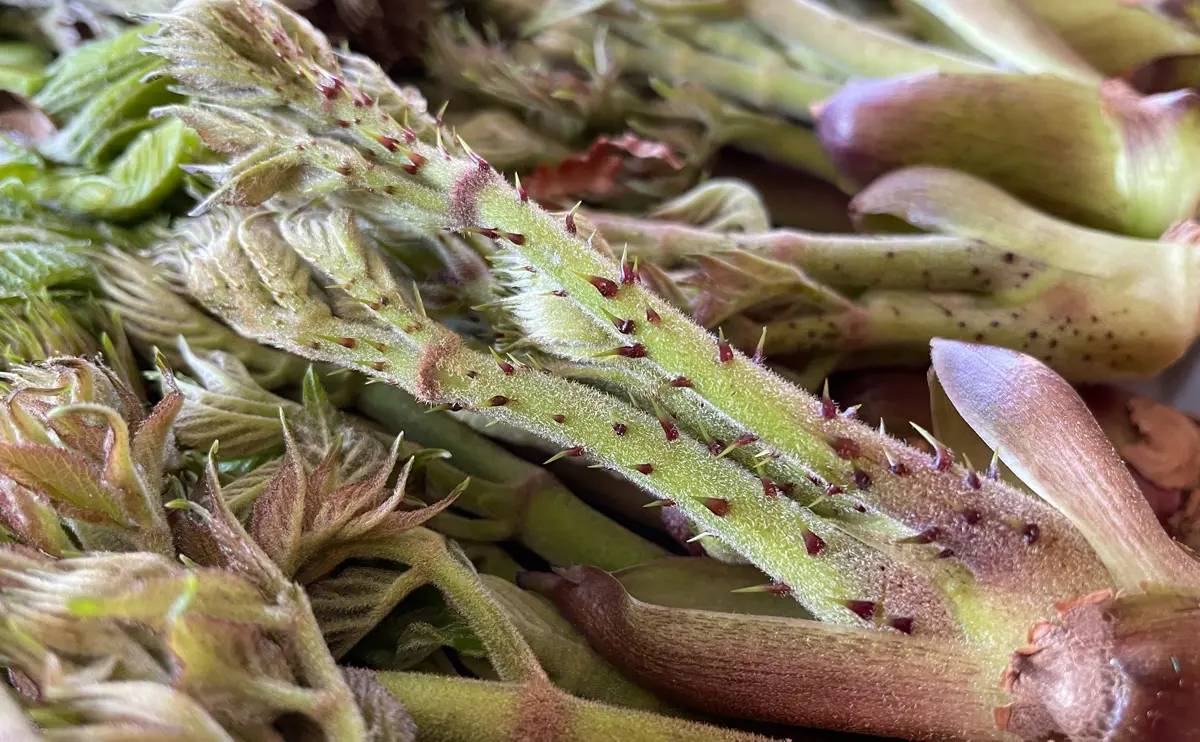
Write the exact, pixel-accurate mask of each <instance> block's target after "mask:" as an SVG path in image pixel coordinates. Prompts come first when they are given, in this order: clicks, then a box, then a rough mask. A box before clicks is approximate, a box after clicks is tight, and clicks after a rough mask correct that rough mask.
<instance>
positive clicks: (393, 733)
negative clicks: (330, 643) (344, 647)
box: [342, 667, 417, 742]
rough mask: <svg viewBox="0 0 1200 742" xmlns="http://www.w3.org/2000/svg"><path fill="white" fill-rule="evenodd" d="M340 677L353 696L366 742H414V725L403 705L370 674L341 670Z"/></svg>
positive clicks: (365, 671) (415, 726)
mask: <svg viewBox="0 0 1200 742" xmlns="http://www.w3.org/2000/svg"><path fill="white" fill-rule="evenodd" d="M342 677H343V678H344V679H345V681H346V685H347V686H349V688H350V692H351V693H353V694H354V700H355V701H356V702H357V703H358V710H359V711H360V712H361V713H362V716H363V721H364V722H366V725H367V738H366V742H414V741H415V740H416V738H417V725H416V724H414V723H413V720H412V717H410V716H409V715H408V711H406V710H405V708H404V705H403V704H401V703H400V701H398V700H397V699H396V697H395V696H394V695H392V694H391V692H389V691H388V689H387V688H385V687H384V686H383V683H380V682H379V678H377V677H376V676H375V673H373V672H371V671H370V670H364V669H361V668H357V667H343V668H342Z"/></svg>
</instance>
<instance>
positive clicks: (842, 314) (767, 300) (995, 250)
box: [589, 168, 1200, 381]
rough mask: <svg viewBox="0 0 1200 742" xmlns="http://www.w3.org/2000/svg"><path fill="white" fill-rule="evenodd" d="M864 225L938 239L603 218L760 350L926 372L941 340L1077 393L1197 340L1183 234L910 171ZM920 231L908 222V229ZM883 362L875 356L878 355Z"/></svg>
mask: <svg viewBox="0 0 1200 742" xmlns="http://www.w3.org/2000/svg"><path fill="white" fill-rule="evenodd" d="M852 208H853V211H854V212H855V214H856V215H857V217H858V219H859V221H860V225H861V226H863V227H868V228H869V227H871V226H881V227H883V228H887V227H890V226H892V225H893V224H894V223H895V220H900V221H901V222H904V223H905V224H909V223H910V221H911V226H915V227H918V228H920V229H925V230H929V231H931V232H937V233H938V234H926V235H910V234H904V235H878V236H863V235H854V236H848V235H825V234H814V233H808V232H802V231H798V230H783V229H780V230H771V231H766V230H764V231H759V232H750V233H746V232H738V231H731V232H725V231H715V230H712V229H703V228H698V227H691V226H687V225H683V224H679V223H676V222H668V221H662V220H651V219H641V218H637V217H631V216H626V215H621V214H609V213H600V212H591V213H589V218H590V219H591V222H592V223H593V224H594V225H595V226H596V227H597V228H598V229H599V230H600V233H601V234H602V235H604V237H605V238H606V239H607V240H608V241H609V242H611V243H616V244H620V243H627V244H628V245H629V251H630V254H631V255H632V256H635V257H638V258H641V259H642V260H643V261H644V262H651V263H655V264H656V265H658V266H660V267H662V268H667V269H674V268H678V267H679V266H681V265H688V264H690V265H691V267H690V268H689V269H687V270H685V271H682V272H679V271H677V272H675V273H674V274H673V278H674V279H675V280H677V281H680V282H682V283H683V284H686V287H687V288H690V289H692V291H691V293H690V294H689V295H688V305H689V308H690V310H691V312H692V315H693V316H694V317H695V318H696V320H697V321H698V322H700V323H701V324H704V325H706V326H709V327H715V326H717V325H722V324H724V326H725V327H726V330H727V333H728V336H729V338H730V340H731V341H732V342H733V343H735V344H736V345H738V346H740V347H742V348H747V349H752V348H754V347H755V344H756V343H757V342H758V340H759V338H760V332H762V331H763V330H762V328H760V326H759V325H758V324H756V323H754V322H753V321H752V320H753V318H755V317H760V316H769V321H768V322H767V323H766V329H765V333H766V335H765V343H764V350H765V352H766V353H767V354H768V355H776V354H785V353H791V352H795V351H817V352H834V353H839V354H845V356H844V358H843V362H844V363H848V364H853V363H854V362H855V361H856V360H858V359H861V358H863V357H864V356H866V357H870V355H869V354H870V353H871V352H872V351H876V352H882V353H891V354H894V358H893V363H912V364H913V365H925V363H926V362H927V355H928V354H927V350H926V345H927V343H928V341H929V340H930V339H931V338H933V337H943V338H956V339H961V340H969V341H974V342H986V343H989V344H991V345H1001V346H1006V347H1011V348H1015V349H1020V350H1024V351H1026V352H1029V353H1030V354H1032V355H1036V356H1037V357H1039V358H1041V360H1043V361H1044V362H1046V363H1047V364H1049V365H1050V366H1051V367H1053V368H1054V369H1055V370H1057V371H1058V372H1059V373H1060V374H1062V375H1063V376H1065V377H1067V378H1069V379H1071V380H1074V381H1093V380H1094V381H1108V380H1115V379H1122V378H1130V377H1138V376H1150V375H1153V374H1155V373H1158V372H1159V371H1161V370H1162V369H1163V368H1166V367H1167V366H1168V365H1169V364H1171V363H1173V362H1174V361H1175V360H1176V359H1178V358H1179V357H1180V356H1181V355H1182V354H1183V352H1184V351H1185V350H1186V348H1187V347H1189V346H1190V345H1191V343H1192V341H1193V339H1194V337H1195V335H1196V316H1195V315H1196V307H1197V306H1200V297H1197V295H1196V285H1195V284H1196V279H1195V276H1196V274H1197V269H1196V267H1195V266H1194V265H1193V262H1194V261H1193V259H1192V257H1191V256H1192V254H1193V251H1192V250H1191V248H1190V247H1189V246H1188V245H1187V244H1185V241H1186V239H1187V237H1186V235H1184V234H1183V233H1182V232H1179V233H1177V234H1176V233H1173V234H1171V235H1168V236H1167V238H1166V239H1164V240H1161V241H1157V242H1153V241H1150V240H1139V239H1133V238H1128V237H1120V236H1116V235H1112V234H1108V233H1104V232H1099V231H1096V230H1090V229H1086V228H1083V227H1079V226H1076V225H1073V224H1070V223H1068V222H1065V221H1062V220H1058V219H1054V218H1052V217H1049V216H1047V215H1045V214H1043V213H1040V212H1038V211H1036V210H1034V209H1032V208H1030V207H1028V206H1026V205H1024V204H1022V203H1021V202H1019V201H1017V200H1015V199H1013V198H1012V197H1011V196H1008V195H1007V194H1005V193H1004V192H1002V191H1000V190H999V189H997V188H995V187H993V186H990V185H988V184H987V183H984V182H982V181H980V180H977V179H974V178H971V177H969V176H966V175H964V174H962V173H955V172H952V171H949V170H939V169H933V168H917V169H911V170H904V171H899V172H896V173H894V174H891V175H888V176H885V177H883V178H880V179H879V180H877V181H875V182H874V183H873V184H872V185H871V186H870V187H868V188H867V189H866V190H865V191H863V192H862V193H861V194H860V195H859V196H858V197H857V198H856V199H855V201H854V203H853V207H852ZM906 220H910V221H906ZM876 357H877V356H876Z"/></svg>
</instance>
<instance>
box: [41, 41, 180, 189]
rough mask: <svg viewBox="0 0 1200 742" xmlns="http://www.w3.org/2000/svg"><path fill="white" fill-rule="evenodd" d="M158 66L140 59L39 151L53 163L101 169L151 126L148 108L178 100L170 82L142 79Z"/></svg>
mask: <svg viewBox="0 0 1200 742" xmlns="http://www.w3.org/2000/svg"><path fill="white" fill-rule="evenodd" d="M160 65H161V63H160V62H159V61H158V60H157V59H154V58H152V57H143V58H142V64H141V65H139V66H137V67H134V68H133V69H132V70H130V71H129V73H128V74H126V75H125V76H124V77H122V78H121V79H119V80H117V81H116V82H114V83H112V84H111V85H108V86H107V87H105V88H104V89H102V90H101V91H100V92H98V93H97V94H96V95H95V96H94V97H92V98H91V100H90V101H88V103H87V105H85V106H84V107H83V108H82V109H80V111H79V112H78V113H77V114H75V115H74V116H72V117H71V120H70V122H69V123H67V124H66V125H65V126H64V127H63V128H62V129H61V130H59V132H58V133H57V134H55V135H54V136H53V137H51V138H50V139H48V140H46V141H45V142H43V143H42V145H41V146H40V147H39V148H38V150H39V152H40V153H41V154H42V155H43V156H45V157H46V158H47V159H50V160H53V161H54V162H59V163H63V164H67V165H86V166H88V167H91V168H99V167H101V166H102V164H103V162H104V161H105V160H106V159H108V158H109V157H111V156H112V155H113V154H115V153H116V152H119V151H120V150H121V148H122V147H124V146H125V145H126V144H128V143H129V141H130V140H131V139H133V137H135V136H136V135H137V134H138V133H139V132H141V131H143V130H145V129H147V128H150V127H152V126H153V125H154V123H155V122H154V121H153V120H152V119H150V117H149V114H150V109H152V108H154V107H155V106H160V105H164V104H167V103H172V102H175V101H176V100H179V99H180V96H178V95H175V94H174V93H171V92H170V91H169V90H168V89H167V88H168V86H169V85H170V80H168V79H165V78H159V79H156V80H151V81H145V80H144V78H145V76H146V75H148V74H150V73H151V72H153V71H154V70H156V69H157V68H158V67H159V66H160Z"/></svg>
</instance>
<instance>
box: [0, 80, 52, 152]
mask: <svg viewBox="0 0 1200 742" xmlns="http://www.w3.org/2000/svg"><path fill="white" fill-rule="evenodd" d="M57 131H58V130H57V128H56V127H55V126H54V122H53V121H51V120H50V117H49V116H47V115H46V114H45V113H43V112H42V109H40V108H38V107H37V106H35V105H33V104H32V103H30V102H29V101H27V100H25V99H23V98H19V97H17V96H15V95H11V94H9V93H5V92H2V91H0V135H3V136H5V137H7V138H9V139H12V140H13V141H15V142H17V143H18V144H20V145H22V146H24V147H28V148H30V149H36V148H37V145H38V143H39V142H41V141H42V140H44V139H49V138H50V137H51V136H53V135H54V134H55V133H56V132H57Z"/></svg>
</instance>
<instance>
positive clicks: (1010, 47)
mask: <svg viewBox="0 0 1200 742" xmlns="http://www.w3.org/2000/svg"><path fill="white" fill-rule="evenodd" d="M910 6H915V7H916V8H919V9H921V10H923V11H924V13H914V14H912V15H913V18H914V20H915V21H917V22H918V27H919V28H922V30H923V31H924V30H925V29H926V28H927V27H928V26H937V25H939V24H941V25H944V27H945V28H946V29H947V30H948V31H949V32H950V34H951V35H955V36H957V37H958V38H959V39H961V40H962V42H963V43H965V44H966V45H967V46H968V47H969V48H972V49H975V50H977V51H979V52H980V53H982V54H983V55H985V56H987V57H989V58H991V59H993V60H995V61H996V62H997V63H999V64H1002V65H1005V66H1008V67H1012V68H1015V69H1017V70H1020V71H1021V72H1032V73H1038V72H1048V73H1051V74H1056V75H1059V76H1060V77H1065V78H1067V79H1070V80H1078V81H1080V82H1083V83H1087V84H1091V85H1098V84H1099V83H1100V82H1101V81H1102V80H1103V76H1102V75H1101V74H1100V73H1098V72H1097V71H1096V70H1095V69H1093V68H1092V67H1091V66H1090V65H1089V64H1088V63H1087V62H1085V61H1084V60H1083V58H1082V57H1080V56H1079V55H1078V54H1076V52H1075V51H1074V50H1072V49H1071V47H1070V46H1068V45H1067V43H1066V42H1065V41H1063V40H1062V39H1061V38H1060V37H1059V36H1057V35H1056V34H1055V33H1054V31H1053V30H1052V29H1051V28H1050V26H1048V25H1047V24H1045V23H1044V22H1043V21H1042V20H1041V19H1040V18H1038V17H1037V16H1036V15H1033V14H1032V13H1030V12H1029V11H1028V10H1027V9H1026V8H1025V7H1024V6H1023V4H1022V0H906V2H905V3H904V7H905V8H908V7H910ZM922 21H925V22H927V23H923V22H922Z"/></svg>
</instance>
